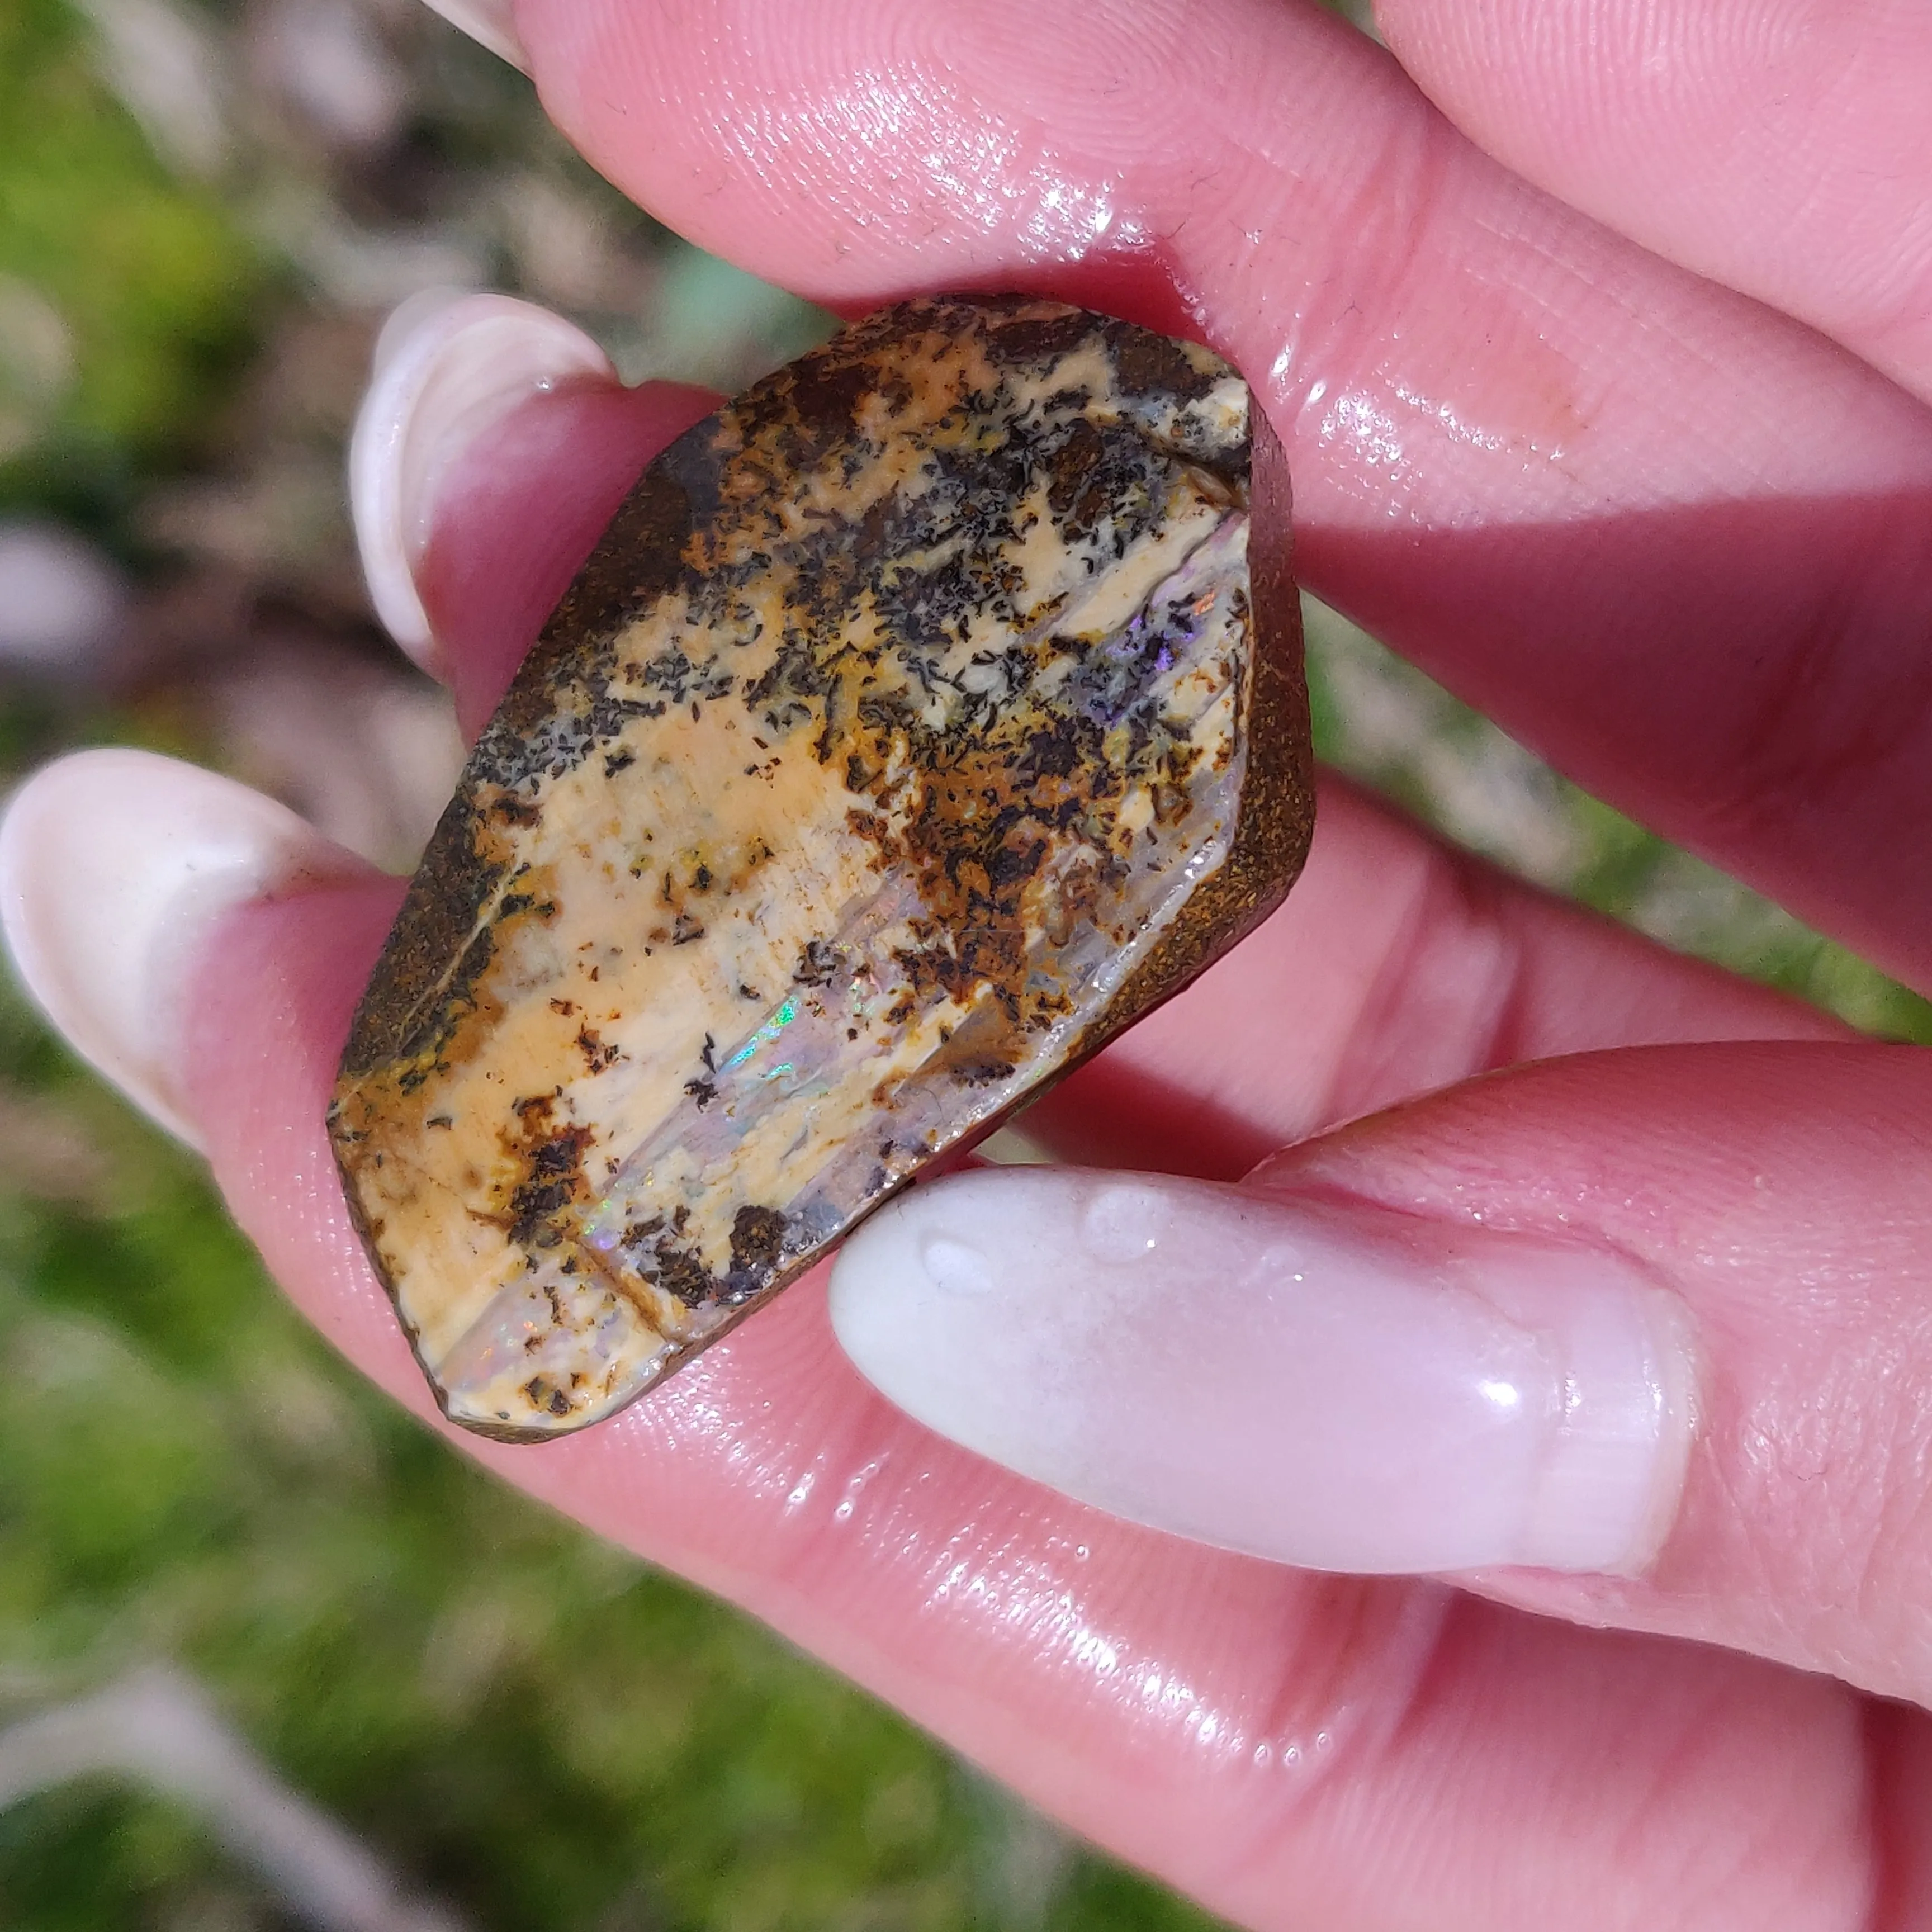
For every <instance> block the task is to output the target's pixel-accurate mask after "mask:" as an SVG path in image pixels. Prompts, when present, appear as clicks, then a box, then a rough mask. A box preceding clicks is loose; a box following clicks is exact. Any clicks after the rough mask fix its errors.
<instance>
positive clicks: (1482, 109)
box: [1376, 0, 1932, 396]
mask: <svg viewBox="0 0 1932 1932" xmlns="http://www.w3.org/2000/svg"><path fill="white" fill-rule="evenodd" d="M1376 19H1377V22H1378V23H1379V26H1381V28H1382V31H1383V32H1384V34H1385V35H1386V36H1387V37H1388V42H1389V44H1390V45H1391V46H1392V47H1393V48H1394V50H1395V52H1396V53H1397V56H1398V57H1399V58H1400V60H1401V62H1402V63H1403V66H1404V67H1405V68H1407V69H1408V71H1409V72H1410V73H1411V74H1413V75H1414V76H1415V78H1416V79H1417V80H1418V81H1419V82H1421V84H1422V86H1423V87H1424V89H1427V92H1428V93H1429V95H1430V98H1431V99H1432V100H1433V101H1435V102H1436V104H1437V105H1438V106H1439V107H1441V108H1442V110H1444V112H1445V113H1447V114H1448V115H1449V116H1450V118H1451V119H1452V120H1454V121H1455V123H1456V124H1457V126H1458V127H1460V128H1461V129H1462V130H1463V132H1464V133H1466V134H1468V135H1469V136H1471V138H1472V139H1474V140H1476V141H1478V142H1480V143H1481V145H1482V146H1483V147H1484V148H1486V149H1487V151H1489V152H1490V154H1493V155H1495V156H1496V157H1497V159H1498V160H1500V161H1502V163H1504V164H1505V166H1508V167H1511V168H1514V169H1516V170H1517V172H1518V173H1520V174H1522V175H1526V176H1527V177H1528V178H1529V179H1530V180H1532V181H1536V182H1538V184H1541V186H1543V187H1547V188H1548V189H1549V190H1550V191H1551V192H1552V193H1554V194H1557V195H1560V196H1562V198H1563V199H1564V200H1565V201H1567V202H1569V203H1570V204H1571V206H1573V207H1575V208H1586V209H1587V210H1589V212H1590V213H1591V214H1595V216H1597V217H1598V218H1599V219H1600V220H1604V221H1607V222H1608V223H1610V225H1611V226H1613V227H1614V228H1616V229H1619V230H1620V231H1621V232H1622V233H1624V234H1625V235H1628V236H1631V237H1633V238H1634V239H1636V240H1637V241H1639V242H1642V243H1643V245H1645V247H1646V248H1654V249H1655V250H1656V251H1658V253H1659V254H1663V255H1667V256H1668V257H1670V259H1671V260H1673V261H1676V262H1681V263H1684V264H1685V266H1686V267H1688V268H1691V269H1695V270H1696V271H1697V272H1698V273H1699V274H1700V275H1709V276H1712V277H1714V278H1715V279H1716V280H1718V281H1721V282H1724V283H1727V284H1729V285H1730V287H1733V288H1735V289H1742V290H1744V291H1745V293H1747V294H1750V295H1754V296H1757V297H1758V298H1759V299H1760V301H1763V302H1769V303H1770V304H1771V305H1772V306H1773V307H1775V308H1781V309H1783V310H1784V311H1786V312H1787V314H1792V315H1796V316H1801V317H1803V318H1804V319H1805V320H1806V321H1808V322H1809V323H1812V324H1814V326H1816V327H1817V328H1819V329H1823V330H1824V331H1825V332H1826V333H1827V334H1828V335H1834V336H1836V337H1837V338H1838V340H1839V341H1841V342H1843V343H1844V344H1846V346H1847V347H1849V348H1851V349H1853V350H1856V351H1857V353H1858V354H1859V355H1861V356H1864V358H1865V359H1867V361H1868V362H1871V363H1873V364H1874V365H1876V367H1878V368H1881V369H1882V370H1885V371H1886V372H1887V373H1888V374H1890V375H1891V376H1893V377H1895V378H1896V379H1897V380H1898V381H1899V382H1900V383H1903V384H1904V385H1905V386H1906V387H1907V388H1909V389H1912V390H1914V391H1915V392H1916V393H1917V394H1918V395H1921V396H1925V395H1932V116H1928V115H1927V113H1926V111H1925V108H1926V102H1927V100H1928V98H1932V17H1927V13H1926V11H1925V10H1924V7H1920V6H1916V5H1912V4H1911V0H1904V4H1900V0H1865V4H1863V5H1856V6H1850V7H1831V8H1823V7H1775V8H1771V9H1766V7H1763V6H1761V5H1752V4H1748V0H1724V4H1721V5H1716V6H1712V5H1709V4H1708V0H1665V4H1663V5H1653V4H1646V5H1634V4H1633V0H1591V4H1589V5H1586V6H1581V7H1565V8H1564V9H1562V10H1561V11H1558V12H1553V11H1552V10H1550V8H1548V7H1538V6H1535V5H1532V4H1530V0H1474V4H1465V5H1455V6H1449V7H1445V6H1442V5H1439V4H1436V0H1382V5H1379V7H1377V8H1376Z"/></svg>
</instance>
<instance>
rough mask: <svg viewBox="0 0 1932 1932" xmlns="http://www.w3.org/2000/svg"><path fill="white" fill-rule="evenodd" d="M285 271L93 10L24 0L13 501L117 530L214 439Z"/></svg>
mask: <svg viewBox="0 0 1932 1932" xmlns="http://www.w3.org/2000/svg"><path fill="white" fill-rule="evenodd" d="M268 279H269V267H268V265H267V264H266V263H265V262H264V261H263V259H262V258H261V257H260V254H258V252H257V251H256V250H255V249H254V248H253V247H252V246H251V244H250V243H249V242H248V240H247V239H246V238H245V236H244V234H243V233H242V229H241V228H240V226H239V224H238V223H236V220H234V219H233V217H232V216H231V215H230V214H229V212H228V211H226V208H224V207H223V205H222V203H221V202H220V199H218V198H217V196H216V195H215V194H214V193H213V191H212V190H206V189H202V188H199V187H194V186H192V185H189V184H184V183H182V182H181V181H178V180H177V179H175V178H172V177H171V176H170V175H169V174H168V173H167V172H166V170H165V169H163V167H162V166H161V165H160V162H159V161H158V160H157V159H156V157H154V154H152V152H151V151H150V149H149V148H148V143H147V141H146V139H145V136H143V135H142V132H141V130H140V129H139V127H136V125H135V124H134V123H133V121H132V120H131V119H130V118H129V117H128V115H127V114H126V113H124V112H123V111H122V110H121V109H120V107H118V105H117V104H115V102H114V101H113V100H112V98H110V96H109V95H107V92H106V90H105V89H104V86H103V85H102V83H101V81H100V80H99V79H98V77H97V76H96V74H95V68H94V64H93V62H92V59H91V58H90V47H89V34H88V29H87V28H86V26H85V25H84V24H83V23H82V22H81V21H80V19H79V18H78V17H77V16H76V15H75V14H74V13H73V12H72V11H71V10H70V9H69V8H68V7H66V6H65V5H62V4H60V0H7V4H6V5H5V6H4V7H0V508H7V507H13V506H25V507H33V508H55V509H58V510H61V511H65V512H66V513H67V514H70V515H77V516H79V517H81V518H82V519H83V520H86V521H88V522H90V523H95V524H102V523H105V524H107V526H110V528H111V527H112V526H113V523H115V517H116V514H117V513H118V512H120V511H124V508H126V506H127V503H128V502H129V501H130V498H131V496H132V494H133V491H134V490H135V488H136V487H137V483H138V480H139V478H140V477H141V476H142V475H144V474H145V473H147V472H150V471H151V470H152V469H155V468H157V467H165V466H173V465H176V464H178V463H181V462H183V461H184V460H187V459H189V458H191V457H192V455H193V454H194V453H195V452H196V451H197V450H199V449H201V448H202V447H203V446H204V439H205V432H204V429H203V425H204V424H205V422H206V421H207V419H208V415H209V413H210V407H211V404H213V403H214V401H216V400H217V398H218V397H219V395H220V391H221V384H222V383H223V379H224V378H225V377H226V375H227V374H229V371H232V370H233V368H234V366H235V365H236V360H237V359H238V357H239V355H240V354H241V353H242V351H243V350H245V348H246V347H247V345H248V341H249V338H250V335H251V311H252V310H253V308H254V305H255V304H256V303H257V302H258V301H259V300H260V297H261V296H262V294H263V290H264V289H265V287H266V285H267V283H268ZM27 317H33V318H34V321H33V323H32V324H31V326H28V323H27V321H26V318H27ZM49 332H51V335H50V338H49V340H47V341H42V340H41V338H42V337H43V336H47V335H49ZM62 338H65V343H64V346H63V344H62ZM10 351H11V353H9V352H10Z"/></svg>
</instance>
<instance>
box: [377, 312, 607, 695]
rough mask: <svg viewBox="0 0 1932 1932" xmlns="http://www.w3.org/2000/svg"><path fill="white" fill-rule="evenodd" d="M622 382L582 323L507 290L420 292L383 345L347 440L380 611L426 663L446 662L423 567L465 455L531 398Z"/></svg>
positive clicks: (436, 667) (436, 666) (435, 667)
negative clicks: (420, 584)
mask: <svg viewBox="0 0 1932 1932" xmlns="http://www.w3.org/2000/svg"><path fill="white" fill-rule="evenodd" d="M584 380H592V381H599V382H609V383H614V382H615V381H616V371H614V370H613V368H611V366H610V358H609V357H608V356H606V355H605V354H604V352H603V350H601V349H600V348H598V346H597V344H595V343H594V342H593V341H591V339H590V338H589V336H587V335H585V334H584V333H583V330H581V329H578V328H576V327H574V326H573V325H572V324H571V323H567V322H565V320H564V319H563V318H562V317H561V316H559V315H553V314H550V311H549V310H547V309H542V308H536V307H535V306H534V305H532V304H531V303H529V302H517V301H516V300H514V299H512V298H511V297H510V296H493V295H463V294H460V293H456V292H455V291H453V290H431V291H429V292H427V293H424V294H422V295H419V296H411V297H410V299H409V300H408V301H407V302H405V303H404V305H402V307H401V308H399V309H398V310H397V311H396V312H395V314H394V315H392V316H391V317H390V318H389V321H388V323H386V325H385V326H384V327H383V333H382V336H381V338H380V340H379V341H377V344H376V356H375V368H374V380H372V381H371V383H370V386H369V391H368V395H365V397H364V398H363V399H362V410H361V411H360V412H359V414H358V415H357V416H356V431H355V434H354V435H353V437H351V438H350V446H349V499H350V507H351V508H352V509H353V511H354V513H355V518H356V540H357V541H358V542H359V544H360V545H361V547H362V570H363V574H364V575H365V577H367V578H368V583H369V595H370V597H371V600H372V601H373V602H374V604H375V606H376V614H377V616H379V617H380V618H381V619H382V620H383V622H384V623H385V624H386V625H388V627H389V632H390V634H391V635H392V636H393V637H395V640H396V641H397V643H399V644H401V646H402V647H403V649H404V650H406V651H407V652H409V654H410V656H411V657H413V658H415V659H416V661H417V663H419V664H421V665H422V666H423V667H424V668H425V670H430V671H433V672H434V671H440V670H441V669H442V664H441V659H440V653H439V651H438V649H437V641H436V639H435V637H434V635H433V634H432V632H431V626H430V620H429V616H428V613H427V612H426V611H425V610H424V608H423V603H422V597H421V595H419V593H418V592H417V589H416V569H417V567H418V565H419V564H420V563H421V562H422V556H423V553H424V551H425V550H426V549H427V548H428V544H429V538H430V531H431V521H432V519H433V518H434V515H435V512H436V507H437V500H438V496H439V493H440V490H441V489H442V487H443V484H444V483H445V481H446V480H447V478H448V477H449V474H450V472H451V470H452V468H453V466H455V463H457V462H458V460H459V459H460V458H461V457H462V455H463V452H465V451H466V450H467V449H469V448H470V447H471V446H472V444H474V443H475V440H476V439H477V438H478V437H479V436H481V434H483V433H484V431H486V430H488V429H490V428H492V427H493V426H494V425H496V424H497V423H499V422H502V419H504V418H505V416H508V414H509V413H511V410H514V409H515V408H516V407H517V406H518V404H521V403H525V402H527V401H529V399H530V398H532V396H535V395H541V394H542V393H544V392H545V391H547V390H550V389H556V387H558V386H559V385H560V384H562V383H569V382H577V381H584Z"/></svg>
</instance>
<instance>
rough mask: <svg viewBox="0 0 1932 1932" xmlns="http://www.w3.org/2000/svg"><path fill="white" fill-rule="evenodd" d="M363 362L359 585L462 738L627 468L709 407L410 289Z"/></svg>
mask: <svg viewBox="0 0 1932 1932" xmlns="http://www.w3.org/2000/svg"><path fill="white" fill-rule="evenodd" d="M375 361H376V366H375V371H374V377H373V380H371V384H370V386H369V389H368V393H367V394H366V395H365V397H364V398H363V401H362V407H361V409H360V410H359V411H358V413H357V416H356V428H355V432H354V434H353V437H352V438H351V439H350V460H349V484H350V508H351V510H352V511H353V515H354V518H355V523H356V539H357V543H358V546H359V548H360V550H361V552H362V565H363V571H364V574H365V576H366V577H368V583H369V589H370V595H371V600H372V601H373V602H374V604H375V606H376V610H377V615H378V616H380V617H381V619H383V622H384V623H385V624H386V625H387V626H388V627H389V632H390V634H391V635H392V636H393V637H395V640H396V641H397V642H398V643H399V644H401V646H402V647H403V648H404V650H406V651H407V652H409V654H410V655H411V656H412V657H413V658H415V659H416V661H417V662H418V663H419V664H421V665H422V667H424V669H425V670H428V671H430V672H431V673H433V674H434V675H435V676H438V677H440V678H441V679H443V681H444V682H446V683H448V684H449V685H450V686H451V687H452V690H453V691H454V692H455V697H456V702H457V710H458V717H459V719H460V721H461V723H462V724H463V728H464V730H465V731H466V733H468V734H469V735H470V736H474V735H475V733H476V732H477V731H478V730H480V729H481V727H482V724H483V723H484V721H485V720H486V719H487V717H488V715H489V713H490V710H491V709H492V708H493V706H495V703H496V700H497V699H498V698H499V697H501V696H502V692H503V690H504V688H505V686H506V685H508V682H509V681H510V679H511V676H512V675H513V674H514V671H515V670H516V667H517V664H519V663H520V661H522V658H523V654H524V652H526V651H527V650H528V649H529V646H530V644H531V642H532V640H533V639H534V638H535V636H536V634H537V632H538V631H539V630H540V629H541V628H542V626H543V620H544V618H545V617H547V616H548V615H549V614H550V610H551V608H552V607H553V606H554V605H555V604H556V601H557V599H558V598H559V597H560V596H562V594H563V592H564V589H565V586H567V585H568V583H569V582H570V580H571V577H573V576H574V574H576V572H577V568H578V567H579V566H580V565H581V564H582V562H583V559H584V558H585V557H586V556H588V555H589V553H590V550H591V548H592V546H593V545H594V544H595V542H596V540H597V537H598V533H599V532H601V530H602V529H603V527H604V525H605V524H606V523H608V522H609V521H610V517H611V516H612V514H613V512H614V511H616V507H617V505H619V503H620V502H622V500H623V499H624V496H625V493H626V492H627V491H628V490H629V489H630V487H631V484H633V483H634V481H636V480H637V475H638V472H640V470H641V469H643V466H644V465H645V464H646V463H647V462H649V460H650V459H651V458H652V457H653V456H655V455H656V454H657V452H658V451H659V450H660V449H662V448H663V447H664V446H665V445H666V444H667V443H669V442H670V440H672V439H673V437H676V436H677V435H678V434H680V433H681V432H682V431H684V430H686V429H688V428H690V427H691V425H692V424H693V423H694V422H697V421H698V420H699V419H700V418H702V417H703V416H706V415H708V414H709V412H710V411H711V410H712V409H713V408H714V407H715V405H716V400H717V399H716V398H715V397H714V396H712V395H710V394H709V392H706V391H705V390H702V389H690V388H687V387H685V386H683V385H682V384H678V383H643V384H641V385H640V386H638V387H637V388H636V389H625V387H624V386H623V385H622V383H619V381H618V380H617V377H616V371H614V370H613V368H611V366H610V362H609V359H607V357H606V356H604V352H603V351H602V350H601V349H599V348H598V347H597V345H596V344H595V343H594V342H592V341H591V340H590V338H589V337H588V336H586V335H584V334H583V332H582V331H581V330H580V329H577V328H575V327H574V326H572V325H571V324H570V323H567V322H565V320H563V319H562V317H560V316H556V315H553V314H550V312H549V311H547V310H545V309H541V308H536V307H535V306H534V305H532V304H531V303H529V302H516V301H513V300H511V299H510V298H509V297H508V296H495V295H475V294H472V295H460V294H457V293H454V292H450V291H437V292H434V293H431V294H429V295H427V296H417V297H416V298H414V299H412V300H411V301H410V302H406V303H404V305H403V306H402V307H401V308H399V309H398V311H396V313H395V314H394V315H393V316H392V317H391V318H390V320H389V323H388V324H387V326H386V327H385V328H384V329H383V334H382V337H381V338H380V341H379V342H378V344H377V350H376V359H375ZM452 519H453V520H454V527H455V529H457V530H458V532H460V538H459V541H457V542H455V543H451V542H448V541H440V540H439V531H440V527H442V526H447V525H449V523H450V522H451V520H452Z"/></svg>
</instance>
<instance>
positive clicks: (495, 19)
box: [428, 0, 530, 74]
mask: <svg viewBox="0 0 1932 1932" xmlns="http://www.w3.org/2000/svg"><path fill="white" fill-rule="evenodd" d="M428 5H429V6H430V7H431V10H433V11H434V12H436V13H440V14H441V15H442V16H443V18H444V19H445V20H447V21H448V22H449V24H450V25H451V26H452V27H460V28H462V30H463V32H465V33H466V34H468V35H469V37H470V38H471V39H472V40H478V41H480V42H481V43H482V44H483V45H484V46H486V47H487V48H488V49H490V52H492V53H493V54H494V55H496V56H497V58H499V59H500V60H506V61H508V62H509V63H510V65H511V66H512V67H513V68H516V69H517V71H519V72H520V73H522V74H528V73H529V71H530V57H529V55H528V54H526V53H525V52H524V51H523V42H522V41H521V40H519V39H518V38H517V17H516V14H515V13H514V11H513V10H512V9H511V5H510V0H428Z"/></svg>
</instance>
